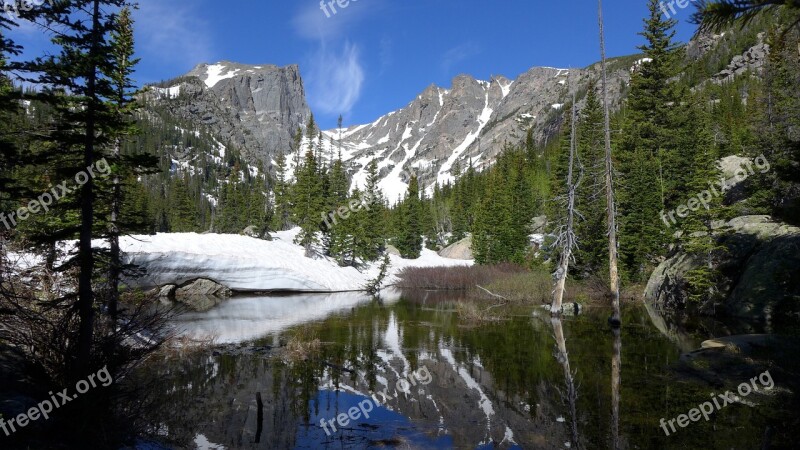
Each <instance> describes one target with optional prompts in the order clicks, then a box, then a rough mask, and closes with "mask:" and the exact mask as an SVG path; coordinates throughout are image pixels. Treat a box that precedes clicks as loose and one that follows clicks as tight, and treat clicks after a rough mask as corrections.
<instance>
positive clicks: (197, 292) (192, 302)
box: [175, 278, 232, 312]
mask: <svg viewBox="0 0 800 450" xmlns="http://www.w3.org/2000/svg"><path fill="white" fill-rule="evenodd" d="M231 294H232V292H231V290H230V289H228V288H227V287H225V286H223V285H221V284H219V283H217V282H215V281H212V280H207V279H205V278H199V279H197V280H193V281H190V282H188V283H186V284H184V285H182V286H181V287H179V288H177V289H176V290H175V300H176V301H177V302H178V303H182V304H184V305H186V306H188V307H189V308H191V309H193V310H195V311H200V312H203V311H208V310H210V309H211V308H213V307H215V306H217V305H218V304H219V303H220V302H221V301H222V300H223V299H225V298H228V297H230V296H231Z"/></svg>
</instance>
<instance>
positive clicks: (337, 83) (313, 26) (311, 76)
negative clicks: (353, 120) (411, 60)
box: [292, 0, 390, 116]
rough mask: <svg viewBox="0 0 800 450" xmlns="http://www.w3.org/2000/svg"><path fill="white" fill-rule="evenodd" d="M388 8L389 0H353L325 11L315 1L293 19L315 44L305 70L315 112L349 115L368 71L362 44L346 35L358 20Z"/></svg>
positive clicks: (384, 56) (383, 59) (302, 34)
mask: <svg viewBox="0 0 800 450" xmlns="http://www.w3.org/2000/svg"><path fill="white" fill-rule="evenodd" d="M334 4H336V2H334ZM387 7H388V2H387V1H386V0H369V1H366V0H364V1H360V2H355V1H352V0H351V1H350V3H349V4H348V6H347V7H346V8H338V7H337V9H336V13H335V14H333V11H332V9H331V8H330V6H328V8H327V10H328V13H327V14H326V12H325V11H323V10H322V8H320V5H319V3H318V2H316V1H314V2H310V3H309V5H308V6H306V7H304V8H302V9H301V10H300V11H299V12H298V13H297V14H296V15H295V17H294V19H293V20H292V26H293V28H294V31H295V33H296V34H297V35H298V36H300V37H301V38H303V39H306V40H309V41H311V42H313V45H314V50H313V51H312V52H311V54H310V56H309V57H308V58H307V61H306V62H305V64H304V70H305V72H306V73H307V76H306V86H307V88H308V100H309V103H310V104H311V107H312V108H313V109H314V110H315V112H318V113H322V114H326V115H332V116H336V115H339V114H344V115H347V114H348V113H349V112H350V111H351V110H352V109H353V106H354V105H355V104H356V103H357V102H358V100H359V98H360V97H361V90H362V87H363V86H364V81H365V79H366V70H365V68H364V63H363V61H362V58H361V52H360V47H359V45H358V44H355V43H351V41H350V40H349V39H347V35H348V33H349V32H352V31H353V30H354V28H355V27H356V26H357V25H358V24H359V23H361V22H363V21H364V20H365V19H367V18H369V17H370V16H373V15H374V14H376V13H378V12H381V11H385V10H386V8H387ZM383 47H384V45H383V44H382V51H381V55H380V58H381V66H382V68H383V67H384V65H385V64H388V62H389V61H390V59H389V58H390V53H388V51H389V50H390V47H389V48H387V51H386V52H384V51H383ZM384 53H385V54H384Z"/></svg>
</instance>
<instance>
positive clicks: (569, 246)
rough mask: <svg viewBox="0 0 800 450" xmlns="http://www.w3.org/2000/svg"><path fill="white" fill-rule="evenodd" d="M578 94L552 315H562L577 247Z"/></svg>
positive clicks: (581, 167) (581, 169)
mask: <svg viewBox="0 0 800 450" xmlns="http://www.w3.org/2000/svg"><path fill="white" fill-rule="evenodd" d="M577 108H578V106H577V94H575V93H573V94H572V130H571V131H570V144H569V169H568V171H567V224H566V226H565V227H566V228H564V229H563V230H562V231H561V233H560V234H559V236H558V239H557V241H556V242H557V244H558V243H561V244H562V250H561V260H560V261H559V265H558V269H557V270H556V273H555V279H556V286H555V289H554V290H553V304H552V305H550V314H553V315H556V314H561V303H562V302H563V300H564V290H565V288H566V284H567V273H568V272H569V261H570V259H572V251H573V249H574V248H575V247H576V246H577V241H578V240H577V237H576V236H575V214H576V212H575V194H576V191H577V189H578V186H579V185H580V184H581V179H582V178H583V166H581V164H580V162H578V167H579V174H578V177H577V181H576V182H574V183H573V169H574V167H575V161H576V159H577V157H576V155H577V150H578V149H577V147H578V145H577V142H578V140H577V129H578V127H577V122H578V112H577Z"/></svg>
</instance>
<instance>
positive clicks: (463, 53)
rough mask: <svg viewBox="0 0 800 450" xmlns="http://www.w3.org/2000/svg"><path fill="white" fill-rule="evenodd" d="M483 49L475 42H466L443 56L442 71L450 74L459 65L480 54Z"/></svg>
mask: <svg viewBox="0 0 800 450" xmlns="http://www.w3.org/2000/svg"><path fill="white" fill-rule="evenodd" d="M480 52H481V47H480V46H479V45H478V44H476V43H474V42H465V43H463V44H461V45H459V46H457V47H453V48H451V49H450V50H448V51H446V52H445V53H444V55H442V64H441V67H442V71H443V72H444V73H449V72H450V70H452V69H453V67H455V66H456V65H458V64H459V63H461V62H463V61H466V60H467V59H469V58H472V57H473V56H476V55H478V54H480Z"/></svg>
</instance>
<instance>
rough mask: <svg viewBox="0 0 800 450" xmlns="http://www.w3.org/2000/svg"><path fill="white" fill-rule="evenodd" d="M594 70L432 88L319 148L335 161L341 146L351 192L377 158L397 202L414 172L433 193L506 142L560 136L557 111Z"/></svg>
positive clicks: (545, 71)
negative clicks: (530, 134)
mask: <svg viewBox="0 0 800 450" xmlns="http://www.w3.org/2000/svg"><path fill="white" fill-rule="evenodd" d="M630 73H631V66H630V65H628V64H627V63H625V64H622V65H617V66H616V67H613V68H612V71H611V82H610V83H609V86H610V92H611V98H612V101H613V102H614V103H615V104H617V103H618V102H619V100H620V99H621V98H622V90H623V89H624V87H625V86H626V85H627V83H628V82H629V80H630ZM597 75H598V68H597V67H596V66H592V67H589V68H587V69H557V68H551V67H535V68H533V69H531V70H529V71H528V72H526V73H524V74H522V75H521V76H519V78H518V79H517V80H515V81H511V80H509V79H507V78H505V77H502V76H497V77H493V78H492V79H491V80H490V81H482V80H476V79H475V78H473V77H471V76H468V75H460V76H458V77H456V78H455V79H453V82H452V86H451V87H450V88H449V89H445V88H442V87H438V86H435V85H432V86H430V87H428V88H427V89H425V91H424V92H423V93H422V94H420V95H419V96H417V98H415V99H414V100H413V101H412V102H411V103H409V104H408V105H407V106H406V107H404V108H402V109H400V110H397V111H393V112H390V113H389V114H387V115H385V116H383V117H381V118H379V119H378V120H376V121H375V122H372V123H370V124H366V125H358V126H353V127H350V128H347V129H345V130H338V129H334V130H329V131H326V132H325V133H324V138H323V141H324V142H323V148H324V149H325V151H326V153H328V154H330V155H335V154H336V152H337V150H338V147H339V140H340V139H341V146H342V149H343V152H342V154H343V158H344V159H345V160H347V162H348V166H349V169H350V171H351V173H352V174H353V184H354V186H363V185H364V182H365V180H366V166H367V165H368V164H369V163H370V162H371V161H372V160H373V159H377V160H378V167H379V169H380V176H381V179H382V181H381V188H382V190H383V192H384V194H385V195H386V197H387V198H388V199H389V200H390V201H391V202H394V201H396V200H397V199H398V198H399V197H401V196H402V195H404V194H405V192H406V189H407V187H408V184H407V183H408V180H409V178H410V176H411V174H416V175H417V177H418V178H419V179H420V181H421V183H422V185H423V186H424V187H425V189H426V190H427V191H428V192H430V191H431V190H432V189H433V186H434V184H435V183H437V182H438V183H439V184H444V183H448V182H452V181H454V180H455V176H456V174H457V173H459V172H461V173H463V171H464V170H465V169H466V168H467V167H468V166H469V164H470V162H471V163H472V164H473V166H474V167H475V168H476V169H477V170H482V169H484V168H486V167H489V166H491V165H492V164H493V163H494V161H495V157H496V156H497V155H498V154H499V153H500V152H501V151H502V150H503V148H504V146H505V145H506V144H518V143H520V142H521V141H522V140H523V139H524V138H525V135H526V134H527V132H528V130H529V129H531V128H532V129H533V131H534V135H535V137H536V138H537V139H538V140H539V141H540V142H541V141H544V140H546V139H548V138H550V137H552V135H553V133H554V132H556V131H557V129H558V126H559V125H560V122H561V114H560V113H559V112H560V110H561V108H562V106H563V105H564V104H565V103H567V102H568V101H569V99H571V98H572V94H573V93H578V98H579V99H581V100H582V99H583V98H584V96H585V93H586V91H587V89H588V86H589V84H590V82H591V81H593V80H596V79H597Z"/></svg>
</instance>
